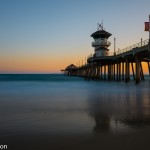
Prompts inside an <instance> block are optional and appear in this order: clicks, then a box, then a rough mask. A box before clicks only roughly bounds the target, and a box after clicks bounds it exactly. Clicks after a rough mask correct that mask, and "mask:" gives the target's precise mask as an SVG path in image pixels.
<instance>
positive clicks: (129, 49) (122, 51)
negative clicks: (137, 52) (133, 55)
mask: <svg viewBox="0 0 150 150" xmlns="http://www.w3.org/2000/svg"><path fill="white" fill-rule="evenodd" d="M148 42H149V39H147V40H145V41H141V42H139V43H136V44H134V45H131V46H128V47H126V48H123V49H121V50H118V51H117V52H116V55H119V54H122V53H125V52H128V51H132V50H133V49H135V48H140V47H143V46H146V45H148Z"/></svg>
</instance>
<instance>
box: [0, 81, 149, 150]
mask: <svg viewBox="0 0 150 150" xmlns="http://www.w3.org/2000/svg"><path fill="white" fill-rule="evenodd" d="M149 91H150V82H141V84H139V85H137V86H136V85H135V84H134V83H132V82H130V83H128V84H125V83H124V82H122V83H121V82H118V83H117V82H96V81H90V82H87V81H84V80H81V79H80V80H79V81H78V80H77V79H76V81H75V82H72V81H71V79H69V80H67V81H66V80H65V81H64V82H59V81H58V82H56V81H55V82H41V81H40V82H38V81H34V82H31V81H30V82H27V81H25V82H22V81H19V82H16V81H14V82H5V81H4V82H0V141H1V140H2V139H4V140H5V141H10V142H12V141H13V143H18V141H17V140H18V139H21V140H20V141H21V142H22V143H23V142H24V138H25V137H26V138H25V140H28V141H30V143H32V142H31V141H32V140H31V139H30V140H29V139H28V138H29V137H32V136H34V137H36V138H37V139H40V140H41V141H42V142H43V143H45V140H46V141H48V142H47V145H49V142H51V144H53V142H54V143H55V144H54V145H56V146H57V144H56V143H57V141H58V139H60V141H62V140H63V139H64V137H66V136H68V137H69V138H68V139H70V137H74V136H76V137H77V138H76V139H78V138H79V137H81V135H82V136H83V135H90V136H87V137H90V138H91V137H92V136H94V137H100V136H99V135H107V134H110V133H111V134H112V135H116V133H124V132H125V133H127V132H132V131H137V130H139V129H143V128H145V127H147V128H150V94H149ZM114 133H115V134H114ZM95 135H96V136H95ZM97 135H98V136H97ZM17 137H19V138H18V139H17ZM15 139H17V140H16V141H15ZM32 139H34V138H32ZM42 139H43V140H42ZM54 139H55V140H54ZM66 141H67V142H68V140H66ZM67 142H66V143H67ZM72 142H74V140H72ZM35 143H36V141H35ZM62 143H63V142H62ZM80 143H81V142H80ZM35 145H36V144H35ZM43 145H44V144H43ZM15 150H16V149H15Z"/></svg>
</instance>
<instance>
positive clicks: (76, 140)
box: [0, 128, 150, 150]
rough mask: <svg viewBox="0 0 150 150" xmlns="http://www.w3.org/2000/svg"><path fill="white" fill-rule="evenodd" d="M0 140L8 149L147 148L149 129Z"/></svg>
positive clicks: (143, 149) (125, 149)
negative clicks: (116, 132) (118, 132)
mask: <svg viewBox="0 0 150 150" xmlns="http://www.w3.org/2000/svg"><path fill="white" fill-rule="evenodd" d="M0 141H1V142H3V143H5V144H6V143H7V145H8V149H10V150H99V149H100V150H110V149H112V150H149V149H150V129H149V128H144V129H139V130H138V131H136V132H132V133H131V132H130V133H120V134H110V133H108V134H106V133H102V134H99V135H57V136H56V135H55V136H51V135H22V136H21V135H19V136H12V137H4V138H3V139H1V140H0Z"/></svg>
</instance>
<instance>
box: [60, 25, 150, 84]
mask: <svg viewBox="0 0 150 150" xmlns="http://www.w3.org/2000/svg"><path fill="white" fill-rule="evenodd" d="M110 36H111V33H109V32H107V31H105V30H104V29H103V25H99V26H98V29H97V31H96V32H94V33H93V34H92V35H91V37H93V39H94V42H92V47H94V51H95V53H94V54H91V55H89V56H88V58H87V60H86V61H87V63H85V64H84V65H82V66H78V67H77V66H75V65H73V64H71V65H69V66H68V67H66V69H64V70H62V71H64V74H65V75H69V76H79V77H83V78H85V79H86V80H91V79H94V80H109V81H111V80H114V81H124V82H129V81H130V80H131V75H133V78H132V80H134V81H135V83H136V84H138V83H140V81H144V80H145V78H144V72H143V66H142V62H146V63H147V69H148V72H149V75H150V42H149V39H147V40H144V41H143V40H142V39H141V41H140V42H139V43H136V44H134V45H131V46H129V47H126V48H124V49H121V50H118V51H115V38H114V52H109V49H108V48H109V46H110V45H111V43H110V42H109V41H108V38H109V37H110Z"/></svg>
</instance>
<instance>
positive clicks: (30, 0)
mask: <svg viewBox="0 0 150 150" xmlns="http://www.w3.org/2000/svg"><path fill="white" fill-rule="evenodd" d="M149 13H150V1H148V0H107V1H104V0H103V1H102V0H0V73H59V72H60V70H61V69H63V68H65V67H66V66H67V65H69V64H71V63H74V64H75V65H77V63H79V61H80V63H81V62H82V60H83V62H84V61H85V57H87V56H88V55H89V54H91V53H94V49H93V48H92V47H91V42H92V41H93V39H92V38H91V37H90V35H91V34H92V33H93V32H95V31H96V30H97V23H101V22H102V20H103V22H104V28H105V30H107V31H108V32H110V33H112V36H111V37H110V39H109V40H110V41H111V43H112V45H111V47H110V50H111V51H113V47H114V46H113V39H114V37H115V38H116V46H117V49H118V48H120V49H122V48H125V47H127V46H130V45H132V44H135V43H138V42H140V39H141V38H143V40H146V39H148V32H145V31H144V22H145V21H148V15H149Z"/></svg>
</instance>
